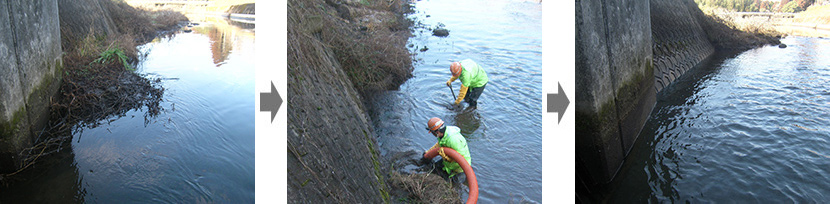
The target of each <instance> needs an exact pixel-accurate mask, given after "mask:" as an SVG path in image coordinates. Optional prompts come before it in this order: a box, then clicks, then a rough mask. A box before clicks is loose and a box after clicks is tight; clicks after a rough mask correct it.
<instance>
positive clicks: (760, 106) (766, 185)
mask: <svg viewBox="0 0 830 204" xmlns="http://www.w3.org/2000/svg"><path fill="white" fill-rule="evenodd" d="M781 42H782V43H785V44H787V45H788V47H787V48H786V49H780V48H778V47H777V46H766V47H762V48H757V49H753V50H749V51H746V52H743V53H739V54H729V55H716V56H714V57H712V58H711V59H710V60H709V61H707V62H704V63H701V64H700V65H698V67H696V68H694V69H692V70H690V71H689V72H687V73H686V74H684V75H683V76H682V77H680V78H679V79H678V80H677V81H676V82H675V83H674V84H672V85H671V86H669V87H667V88H666V89H664V90H663V91H662V92H661V93H660V94H658V96H657V104H656V105H655V107H654V110H653V111H652V113H651V117H650V118H649V120H648V121H647V122H646V125H645V127H644V128H643V131H642V133H641V134H640V135H639V139H638V141H637V142H636V143H635V146H634V148H633V149H632V152H631V153H630V154H629V155H628V157H627V158H626V161H625V163H624V165H623V168H622V169H621V171H620V173H619V174H618V175H617V178H615V181H614V182H613V183H612V185H611V186H612V189H614V190H613V192H612V194H611V196H610V198H609V199H610V200H611V201H612V202H632V201H634V202H645V201H660V202H667V201H672V202H687V201H690V202H692V203H711V202H715V201H721V202H723V201H737V202H750V203H758V202H763V203H790V202H796V203H821V202H826V201H827V200H830V195H828V194H827V192H830V185H827V184H828V183H830V128H828V124H830V39H822V38H807V37H787V38H785V39H782V40H781Z"/></svg>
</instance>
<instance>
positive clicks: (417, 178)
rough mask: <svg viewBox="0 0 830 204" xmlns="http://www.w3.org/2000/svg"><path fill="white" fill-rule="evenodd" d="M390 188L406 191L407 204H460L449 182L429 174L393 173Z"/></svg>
mask: <svg viewBox="0 0 830 204" xmlns="http://www.w3.org/2000/svg"><path fill="white" fill-rule="evenodd" d="M389 179H390V181H391V184H392V186H394V187H396V188H400V189H404V190H407V191H408V192H409V197H407V198H404V199H403V200H399V201H404V202H407V203H461V200H459V199H458V198H459V195H458V193H457V192H456V191H455V190H454V189H453V187H452V184H451V183H450V182H447V181H444V179H442V178H441V177H440V176H438V175H436V174H430V173H413V174H407V175H404V174H400V173H398V172H393V173H392V174H391V176H390V178H389Z"/></svg>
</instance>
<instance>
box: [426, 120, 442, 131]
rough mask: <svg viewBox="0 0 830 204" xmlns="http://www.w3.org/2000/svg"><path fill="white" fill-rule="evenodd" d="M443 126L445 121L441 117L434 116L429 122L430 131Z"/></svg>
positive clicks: (428, 128)
mask: <svg viewBox="0 0 830 204" xmlns="http://www.w3.org/2000/svg"><path fill="white" fill-rule="evenodd" d="M441 126H444V121H443V120H441V118H436V117H433V118H430V119H429V121H428V122H427V130H429V132H430V133H432V132H434V131H436V130H438V129H439V128H441Z"/></svg>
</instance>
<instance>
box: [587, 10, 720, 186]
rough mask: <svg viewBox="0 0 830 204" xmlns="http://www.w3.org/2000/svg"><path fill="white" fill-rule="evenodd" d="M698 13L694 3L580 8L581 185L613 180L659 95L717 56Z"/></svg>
mask: <svg viewBox="0 0 830 204" xmlns="http://www.w3.org/2000/svg"><path fill="white" fill-rule="evenodd" d="M695 11H697V12H700V10H699V9H698V8H697V6H696V5H695V4H694V2H692V1H691V0H662V1H641V0H577V1H576V70H575V71H576V97H575V98H576V99H575V100H576V101H575V104H576V166H577V169H576V171H577V175H576V176H577V182H578V183H577V185H583V186H584V187H586V188H588V189H592V188H596V187H597V186H599V185H603V184H605V183H608V182H610V181H611V180H613V179H614V176H615V175H616V173H617V171H618V170H619V169H620V167H621V166H622V164H623V161H624V159H625V157H626V155H628V153H629V151H630V150H631V147H633V145H634V142H635V141H636V140H637V137H638V135H639V134H640V131H641V130H642V128H643V125H644V124H645V122H646V120H648V116H649V114H650V113H651V110H652V108H653V107H654V104H655V103H656V94H657V93H658V92H659V91H661V90H662V89H663V88H664V87H666V86H667V85H669V84H670V83H671V82H672V81H674V80H675V79H676V78H678V77H680V75H682V74H683V73H685V72H686V71H687V70H689V69H690V68H692V67H694V66H695V65H697V64H698V63H699V62H701V61H702V60H703V59H705V58H706V57H708V56H709V55H711V54H712V53H713V52H714V48H713V46H712V44H711V43H709V41H708V40H707V38H706V33H705V31H704V30H703V29H702V28H701V26H700V25H699V23H697V18H696V17H697V16H695V15H697V13H694V12H695ZM700 14H701V15H702V12H700Z"/></svg>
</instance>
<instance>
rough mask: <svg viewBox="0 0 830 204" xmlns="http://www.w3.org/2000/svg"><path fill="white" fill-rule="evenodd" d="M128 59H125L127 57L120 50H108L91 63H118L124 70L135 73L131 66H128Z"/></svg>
mask: <svg viewBox="0 0 830 204" xmlns="http://www.w3.org/2000/svg"><path fill="white" fill-rule="evenodd" d="M129 59H130V58H129V57H127V55H125V54H124V51H122V50H121V49H118V48H110V49H108V50H107V51H104V52H102V53H101V54H100V55H99V57H98V59H95V61H92V63H100V64H107V63H111V62H116V63H119V62H120V64H121V65H122V66H124V69H126V70H129V71H135V69H133V67H132V65H130V63H129V62H128V61H129Z"/></svg>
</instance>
